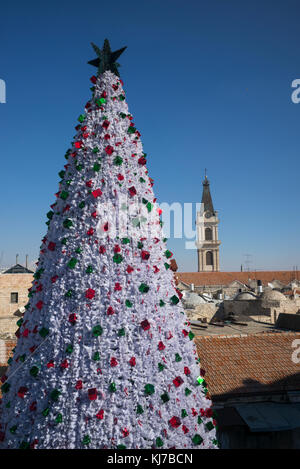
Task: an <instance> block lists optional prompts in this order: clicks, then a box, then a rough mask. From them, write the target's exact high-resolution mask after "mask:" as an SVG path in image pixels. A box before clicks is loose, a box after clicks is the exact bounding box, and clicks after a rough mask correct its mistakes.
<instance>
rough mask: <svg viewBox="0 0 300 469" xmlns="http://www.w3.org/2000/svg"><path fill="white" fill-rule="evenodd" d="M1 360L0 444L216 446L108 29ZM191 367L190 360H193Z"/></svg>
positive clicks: (212, 422) (210, 414)
mask: <svg viewBox="0 0 300 469" xmlns="http://www.w3.org/2000/svg"><path fill="white" fill-rule="evenodd" d="M94 49H95V51H96V52H97V54H98V58H97V59H95V60H93V61H91V62H90V63H91V64H92V65H96V66H97V67H98V74H97V76H92V78H91V81H92V83H93V87H92V97H91V99H90V101H89V102H88V103H87V104H86V106H85V110H84V113H83V114H81V115H80V116H79V119H78V120H79V125H77V126H76V131H77V133H76V136H75V137H74V141H73V142H72V147H71V149H70V150H68V151H67V153H66V160H67V162H66V165H65V167H64V170H63V171H61V172H60V173H59V175H60V178H61V181H60V185H59V191H58V192H57V194H56V202H55V203H54V204H53V205H52V206H51V211H50V212H49V213H48V214H47V216H48V222H47V224H48V232H47V235H46V236H45V237H44V239H43V241H42V246H41V251H40V257H39V261H38V266H37V270H36V272H35V275H34V281H33V285H32V288H31V289H30V293H29V302H28V304H27V306H26V312H25V314H24V317H23V318H22V319H20V320H19V321H18V325H19V329H18V331H17V333H16V335H17V337H18V341H17V345H16V348H15V351H14V355H13V358H12V359H10V360H9V369H8V372H7V374H6V375H5V376H3V377H2V396H3V397H2V402H1V405H0V409H1V410H0V425H1V426H0V448H37V449H39V448H43V449H44V448H46V449H48V448H56V449H59V448H69V449H73V448H91V449H94V448H99V449H101V448H103V449H106V448H114V449H122V448H128V449H138V448H141V449H143V448H153V449H154V448H155V449H156V448H162V449H168V448H188V449H190V448H195V449H201V448H216V447H217V441H216V433H215V425H216V423H215V420H214V418H213V417H214V416H213V412H212V409H211V401H210V399H209V397H208V395H207V389H206V383H205V380H204V378H203V376H202V375H201V373H200V364H199V360H198V357H197V351H196V346H195V344H194V341H193V337H194V335H193V333H192V332H191V330H190V327H189V323H188V320H187V318H186V316H185V314H184V312H183V309H182V305H181V302H180V293H179V292H178V291H177V290H176V288H175V285H174V279H173V272H172V271H171V269H170V258H171V257H172V253H171V252H170V251H169V250H168V249H167V247H166V239H164V235H163V228H162V223H161V220H160V215H161V211H160V209H159V207H158V205H157V204H156V199H155V198H154V194H153V190H152V186H153V181H152V180H151V178H149V176H148V172H147V169H146V155H145V153H144V152H143V148H142V143H141V140H140V133H139V132H138V131H137V129H136V128H135V126H134V123H133V120H132V116H131V115H130V114H129V112H128V106H127V104H126V100H125V93H124V90H123V83H122V80H121V79H120V78H119V74H118V68H117V67H118V64H116V62H115V61H116V59H117V58H118V56H119V55H120V54H121V53H122V52H123V50H124V49H120V50H119V51H117V52H114V53H113V52H111V51H110V46H109V43H108V41H107V40H106V41H105V42H104V47H103V49H102V50H100V49H99V48H97V47H96V46H94ZM202 374H203V373H202Z"/></svg>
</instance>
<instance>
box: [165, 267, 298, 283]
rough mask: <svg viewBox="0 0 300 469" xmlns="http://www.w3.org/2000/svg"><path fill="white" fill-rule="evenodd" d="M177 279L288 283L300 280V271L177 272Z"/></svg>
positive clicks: (203, 281)
mask: <svg viewBox="0 0 300 469" xmlns="http://www.w3.org/2000/svg"><path fill="white" fill-rule="evenodd" d="M174 275H175V279H176V280H178V281H181V282H184V283H187V284H191V283H193V284H194V285H195V286H198V285H229V284H230V283H232V282H234V281H235V280H238V281H239V282H241V283H243V284H245V285H247V284H248V282H249V281H250V280H261V281H262V284H263V285H268V283H271V282H272V281H274V280H279V281H280V282H282V283H283V284H285V285H288V284H289V283H290V282H292V281H293V280H300V271H299V270H298V271H293V270H270V271H259V272H256V271H252V272H176V273H175V274H174Z"/></svg>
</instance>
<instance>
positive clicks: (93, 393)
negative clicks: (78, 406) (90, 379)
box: [88, 388, 98, 401]
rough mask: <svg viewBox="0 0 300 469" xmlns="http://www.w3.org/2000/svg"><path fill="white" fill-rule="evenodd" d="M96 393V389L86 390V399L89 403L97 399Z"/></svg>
mask: <svg viewBox="0 0 300 469" xmlns="http://www.w3.org/2000/svg"><path fill="white" fill-rule="evenodd" d="M97 396H98V393H97V389H96V388H91V389H89V390H88V397H89V400H90V401H95V400H96V399H97Z"/></svg>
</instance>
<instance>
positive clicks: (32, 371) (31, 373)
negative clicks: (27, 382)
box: [29, 366, 39, 378]
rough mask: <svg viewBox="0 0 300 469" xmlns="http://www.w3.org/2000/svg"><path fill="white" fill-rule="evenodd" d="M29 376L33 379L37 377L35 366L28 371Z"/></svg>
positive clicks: (37, 370)
mask: <svg viewBox="0 0 300 469" xmlns="http://www.w3.org/2000/svg"><path fill="white" fill-rule="evenodd" d="M29 373H30V375H31V376H33V377H34V378H36V377H37V375H38V373H39V369H38V367H37V366H33V367H32V368H30V371H29Z"/></svg>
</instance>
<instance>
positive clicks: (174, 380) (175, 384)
mask: <svg viewBox="0 0 300 469" xmlns="http://www.w3.org/2000/svg"><path fill="white" fill-rule="evenodd" d="M173 383H174V386H175V387H176V388H179V386H181V385H182V383H183V379H182V378H181V377H180V376H177V377H176V378H175V379H173Z"/></svg>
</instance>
